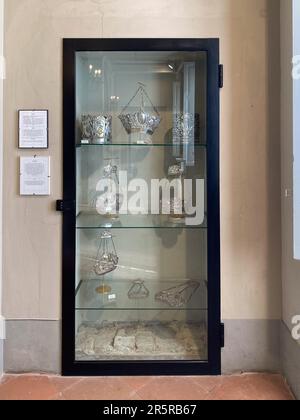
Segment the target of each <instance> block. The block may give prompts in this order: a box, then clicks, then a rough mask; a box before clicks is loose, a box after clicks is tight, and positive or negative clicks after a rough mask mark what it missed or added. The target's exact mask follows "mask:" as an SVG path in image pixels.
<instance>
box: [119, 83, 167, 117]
mask: <svg viewBox="0 0 300 420" xmlns="http://www.w3.org/2000/svg"><path fill="white" fill-rule="evenodd" d="M140 84H141V86H140V87H139V88H138V90H137V91H136V93H135V94H134V95H133V97H132V98H131V99H130V101H129V102H128V104H127V105H126V106H125V107H124V108H123V110H122V112H121V114H123V113H124V112H125V111H126V109H127V108H128V107H129V105H130V104H131V102H133V101H134V100H135V98H136V97H137V95H138V94H139V92H142V93H144V94H145V95H146V98H147V99H148V101H149V102H150V104H151V106H152V108H153V109H154V111H155V112H156V114H157V115H158V116H160V114H159V112H158V110H157V108H156V106H155V105H154V104H153V103H152V101H151V99H150V97H149V95H148V93H147V91H146V90H145V88H144V85H142V83H140Z"/></svg>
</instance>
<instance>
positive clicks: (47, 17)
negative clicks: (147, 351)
mask: <svg viewBox="0 0 300 420" xmlns="http://www.w3.org/2000/svg"><path fill="white" fill-rule="evenodd" d="M5 12H6V16H5V24H6V42H5V49H6V58H7V80H6V82H5V151H4V161H5V164H4V175H5V191H4V217H5V219H4V220H5V229H4V244H5V246H4V249H5V251H4V314H5V316H6V317H7V318H13V319H19V318H26V319H27V318H39V319H59V318H60V313H61V309H60V295H61V293H60V290H61V216H60V215H59V214H57V213H55V212H54V201H55V200H56V199H57V198H61V196H62V42H61V39H62V38H63V37H220V38H221V59H222V62H223V63H224V65H225V88H224V90H223V91H222V109H221V130H222V135H221V148H222V156H221V157H222V165H221V174H222V180H221V191H222V289H223V291H222V293H223V317H224V319H265V318H266V319H273V318H274V319H279V318H281V303H280V302H281V280H280V275H281V273H280V271H281V263H280V259H281V246H280V240H281V238H280V191H279V185H280V138H279V137H280V125H279V120H280V118H279V89H278V86H279V29H278V28H279V2H278V1H277V0H184V1H182V0H152V1H151V2H149V1H148V0H140V1H139V2H133V1H132V0H130V1H129V0H109V1H104V0H102V1H101V0H93V1H92V0H80V1H78V0H77V1H75V0H73V1H71V0H7V1H6V11H5ZM40 107H41V108H49V110H50V151H49V153H50V154H51V156H52V175H53V178H52V196H51V197H50V198H41V199H37V198H35V199H30V198H20V197H19V196H18V157H19V156H20V155H26V153H23V152H22V153H20V152H19V151H18V149H17V114H16V112H17V109H18V108H40ZM46 154H47V153H46Z"/></svg>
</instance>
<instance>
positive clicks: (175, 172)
mask: <svg viewBox="0 0 300 420" xmlns="http://www.w3.org/2000/svg"><path fill="white" fill-rule="evenodd" d="M177 161H178V162H179V163H178V164H177V165H172V166H170V167H169V170H168V175H169V176H174V177H178V178H180V177H181V176H182V175H184V173H185V161H184V159H177Z"/></svg>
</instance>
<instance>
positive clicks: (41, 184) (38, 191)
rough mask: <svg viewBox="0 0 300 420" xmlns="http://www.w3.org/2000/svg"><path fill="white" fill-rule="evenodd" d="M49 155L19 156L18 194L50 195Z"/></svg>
mask: <svg viewBox="0 0 300 420" xmlns="http://www.w3.org/2000/svg"><path fill="white" fill-rule="evenodd" d="M50 179H51V174H50V157H49V156H48V157H41V156H31V157H21V158H20V194H21V195H22V196H23V195H27V196H47V195H50Z"/></svg>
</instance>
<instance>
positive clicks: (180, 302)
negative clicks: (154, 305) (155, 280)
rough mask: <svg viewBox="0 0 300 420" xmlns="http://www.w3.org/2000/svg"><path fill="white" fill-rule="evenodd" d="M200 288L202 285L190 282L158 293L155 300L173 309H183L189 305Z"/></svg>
mask: <svg viewBox="0 0 300 420" xmlns="http://www.w3.org/2000/svg"><path fill="white" fill-rule="evenodd" d="M199 287H200V283H198V282H197V281H192V280H189V281H187V282H186V283H184V284H182V285H179V286H177V287H172V288H170V289H168V290H163V291H162V292H160V293H157V295H156V296H155V299H156V300H157V301H159V302H163V303H166V304H168V305H169V306H170V307H171V308H182V307H183V306H185V305H186V304H187V303H189V301H190V300H191V298H192V297H193V295H194V294H195V293H196V291H197V290H198V289H199Z"/></svg>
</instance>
